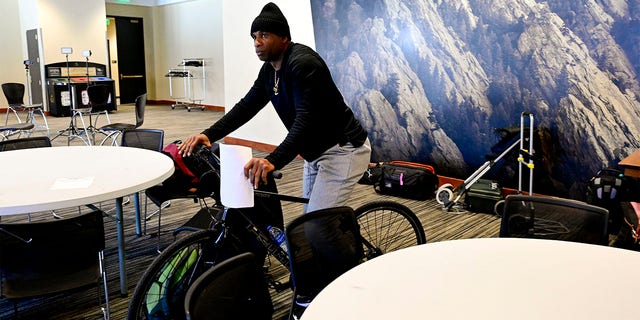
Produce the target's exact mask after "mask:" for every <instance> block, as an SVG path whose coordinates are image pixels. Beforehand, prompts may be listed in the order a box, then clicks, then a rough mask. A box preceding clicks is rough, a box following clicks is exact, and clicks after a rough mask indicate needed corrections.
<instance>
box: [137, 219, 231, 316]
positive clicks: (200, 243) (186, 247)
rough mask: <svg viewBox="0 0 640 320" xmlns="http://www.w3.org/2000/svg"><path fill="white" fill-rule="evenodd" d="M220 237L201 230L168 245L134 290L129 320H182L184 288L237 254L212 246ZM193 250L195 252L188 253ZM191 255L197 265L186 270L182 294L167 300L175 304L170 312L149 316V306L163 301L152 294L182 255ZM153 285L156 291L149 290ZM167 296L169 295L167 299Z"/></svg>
mask: <svg viewBox="0 0 640 320" xmlns="http://www.w3.org/2000/svg"><path fill="white" fill-rule="evenodd" d="M218 236H219V232H218V231H214V230H209V229H208V230H202V231H197V232H194V233H192V234H189V235H188V236H185V237H183V238H181V239H179V240H177V241H175V242H174V243H172V244H171V245H169V246H168V247H167V248H166V249H165V250H164V251H162V253H161V254H160V255H158V256H157V257H156V258H155V259H154V260H153V262H152V263H151V264H150V265H149V267H147V270H146V271H145V272H144V274H143V275H142V277H141V278H140V280H139V281H138V283H137V285H136V288H135V290H134V292H133V295H132V296H131V300H130V302H129V309H128V313H127V319H128V320H150V319H155V320H160V319H184V318H185V315H184V307H183V302H184V294H185V293H186V288H188V287H189V285H190V284H191V283H192V282H193V281H195V279H197V277H198V276H200V275H201V274H202V273H204V272H205V271H206V270H208V269H209V268H210V267H212V266H214V265H215V264H216V263H218V262H220V261H222V260H224V259H226V258H228V257H230V256H231V255H233V254H237V253H239V252H235V253H233V252H234V251H233V250H236V249H233V248H234V247H232V246H230V247H229V248H232V249H230V250H221V248H220V247H217V246H216V245H215V241H216V239H217V238H218ZM229 240H230V238H226V239H225V240H224V241H225V246H226V245H227V243H230V242H229ZM191 250H194V251H191ZM191 252H193V253H194V254H196V255H197V256H196V257H195V258H196V262H195V263H194V265H193V267H189V271H187V272H188V274H187V276H186V278H184V281H186V282H181V284H180V285H181V286H184V290H182V291H180V292H177V291H176V292H175V293H176V294H172V295H171V297H170V299H173V300H174V301H175V303H174V304H171V306H174V307H173V308H172V307H171V306H169V307H167V308H164V309H165V310H162V311H158V310H156V311H155V312H154V313H153V314H149V311H150V310H148V306H149V302H150V301H151V304H153V303H154V302H157V301H159V300H160V299H166V298H163V296H162V294H161V293H155V292H153V291H155V290H157V286H158V285H164V283H165V282H166V281H167V280H166V279H167V275H168V274H171V275H172V276H173V273H174V272H175V269H177V268H178V267H180V265H179V262H178V261H181V259H179V258H177V257H179V256H181V255H183V254H189V253H191ZM161 277H164V280H163V279H161ZM154 284H156V287H155V288H156V289H152V286H153V285H154ZM167 296H168V295H167Z"/></svg>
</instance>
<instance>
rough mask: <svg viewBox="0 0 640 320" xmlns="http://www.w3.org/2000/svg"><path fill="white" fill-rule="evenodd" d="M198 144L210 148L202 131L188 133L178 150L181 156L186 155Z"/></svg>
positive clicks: (209, 143)
mask: <svg viewBox="0 0 640 320" xmlns="http://www.w3.org/2000/svg"><path fill="white" fill-rule="evenodd" d="M199 144H204V145H205V146H206V147H207V148H211V141H209V137H207V136H205V135H204V134H202V133H199V134H194V135H190V136H188V137H187V138H186V139H184V141H182V143H181V144H180V145H179V146H178V152H179V153H180V154H181V155H182V156H183V157H188V156H190V155H191V153H192V152H193V149H194V148H195V147H196V146H197V145H199ZM245 171H246V170H245Z"/></svg>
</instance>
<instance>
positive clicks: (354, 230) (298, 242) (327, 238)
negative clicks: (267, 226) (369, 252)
mask: <svg viewBox="0 0 640 320" xmlns="http://www.w3.org/2000/svg"><path fill="white" fill-rule="evenodd" d="M285 233H286V236H287V245H288V249H289V259H290V265H291V281H292V284H293V289H294V292H293V302H292V304H291V309H290V314H289V318H290V319H293V318H294V317H296V318H299V317H300V316H301V315H302V313H303V312H304V309H305V308H306V307H307V305H308V303H309V302H311V299H313V297H315V296H316V295H317V294H318V293H319V292H320V291H321V290H322V289H323V288H324V287H325V286H327V285H328V284H329V283H330V282H331V281H333V280H334V279H335V278H337V277H338V276H340V275H341V274H343V273H344V272H346V271H347V270H349V269H351V268H353V267H354V266H356V265H358V264H359V263H360V261H362V258H363V247H362V246H363V245H362V238H361V237H360V226H359V225H358V221H357V220H356V218H355V214H354V211H353V209H352V208H351V207H336V208H329V209H322V210H317V211H313V212H309V213H306V214H304V215H301V216H299V217H297V218H295V219H294V220H292V221H291V222H289V224H288V225H287V226H286V227H285Z"/></svg>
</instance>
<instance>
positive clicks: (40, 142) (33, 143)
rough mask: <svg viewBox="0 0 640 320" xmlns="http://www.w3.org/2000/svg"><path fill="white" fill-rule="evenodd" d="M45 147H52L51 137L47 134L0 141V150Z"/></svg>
mask: <svg viewBox="0 0 640 320" xmlns="http://www.w3.org/2000/svg"><path fill="white" fill-rule="evenodd" d="M45 147H51V139H49V137H45V136H38V137H29V138H20V139H11V140H5V141H0V152H1V151H11V150H20V149H30V148H45Z"/></svg>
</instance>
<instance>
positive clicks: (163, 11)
mask: <svg viewBox="0 0 640 320" xmlns="http://www.w3.org/2000/svg"><path fill="white" fill-rule="evenodd" d="M153 14H154V22H153V39H154V44H153V47H154V50H153V52H152V54H153V55H154V59H155V66H154V68H155V74H156V95H155V99H157V100H172V99H171V96H170V95H169V78H167V77H165V76H164V75H165V74H166V73H167V72H168V70H169V69H170V68H177V67H178V64H179V63H180V62H181V61H182V59H188V58H203V59H205V65H206V66H205V72H206V80H205V85H206V91H205V94H204V97H205V100H204V102H203V103H204V104H206V105H214V106H224V90H223V88H224V83H223V82H224V74H223V70H224V67H223V65H224V58H223V54H222V52H223V51H222V35H223V33H222V23H221V21H222V0H196V1H187V2H182V3H178V4H170V5H164V6H157V7H154V8H153ZM178 80H180V79H178ZM174 81H176V80H174ZM198 84H199V83H194V85H198ZM176 85H177V86H179V87H180V88H182V87H181V82H174V89H176ZM200 89H201V88H200V87H199V86H198V87H194V92H193V93H194V95H195V96H197V97H200V96H201V92H202V91H201V90H200ZM176 91H177V90H176ZM177 93H178V94H176V93H175V91H174V96H181V95H180V93H182V91H177Z"/></svg>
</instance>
